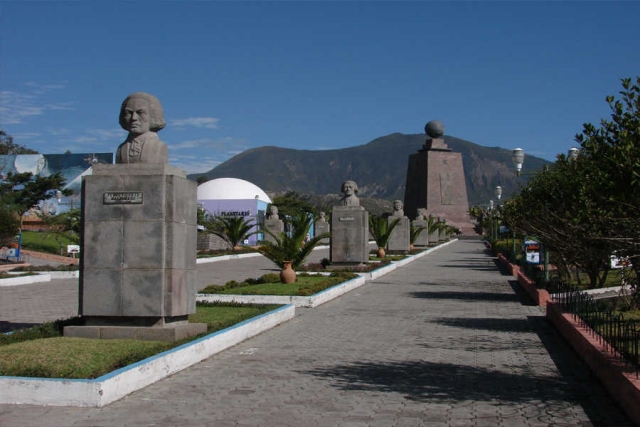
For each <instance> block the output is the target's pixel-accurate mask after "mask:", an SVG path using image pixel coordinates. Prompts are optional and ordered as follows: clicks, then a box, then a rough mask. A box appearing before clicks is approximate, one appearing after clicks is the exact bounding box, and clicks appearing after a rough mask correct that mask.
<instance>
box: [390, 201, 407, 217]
mask: <svg viewBox="0 0 640 427" xmlns="http://www.w3.org/2000/svg"><path fill="white" fill-rule="evenodd" d="M403 208H404V203H402V201H401V200H394V201H393V214H392V215H393V216H404V210H403Z"/></svg>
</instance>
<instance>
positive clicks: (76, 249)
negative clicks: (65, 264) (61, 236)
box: [67, 245, 80, 254]
mask: <svg viewBox="0 0 640 427" xmlns="http://www.w3.org/2000/svg"><path fill="white" fill-rule="evenodd" d="M67 253H68V254H79V253H80V245H67Z"/></svg>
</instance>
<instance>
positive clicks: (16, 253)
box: [6, 233, 22, 261]
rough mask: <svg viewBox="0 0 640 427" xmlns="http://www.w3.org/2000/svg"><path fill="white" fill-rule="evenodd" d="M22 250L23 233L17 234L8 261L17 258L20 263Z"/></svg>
mask: <svg viewBox="0 0 640 427" xmlns="http://www.w3.org/2000/svg"><path fill="white" fill-rule="evenodd" d="M20 249H22V233H20V234H16V236H15V237H14V238H13V241H12V242H11V243H10V244H9V249H8V250H7V258H6V259H9V258H15V259H16V261H20Z"/></svg>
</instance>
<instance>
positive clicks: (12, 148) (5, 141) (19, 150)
mask: <svg viewBox="0 0 640 427" xmlns="http://www.w3.org/2000/svg"><path fill="white" fill-rule="evenodd" d="M7 154H38V152H37V151H35V150H32V149H30V148H27V147H25V146H24V145H20V144H16V143H15V142H13V137H12V136H11V135H8V134H7V133H6V132H5V131H4V130H3V129H0V156H2V155H7Z"/></svg>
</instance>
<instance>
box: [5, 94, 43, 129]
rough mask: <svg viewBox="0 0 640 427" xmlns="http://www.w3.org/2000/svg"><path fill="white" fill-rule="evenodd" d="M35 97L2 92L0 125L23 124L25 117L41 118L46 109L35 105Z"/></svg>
mask: <svg viewBox="0 0 640 427" xmlns="http://www.w3.org/2000/svg"><path fill="white" fill-rule="evenodd" d="M33 98H34V97H33V96H31V95H25V94H21V93H17V92H12V91H8V90H5V91H1V92H0V124H3V125H14V124H18V123H22V121H23V120H24V118H25V117H29V116H39V115H40V114H42V113H43V112H44V108H43V107H41V106H37V105H34V103H33Z"/></svg>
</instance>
